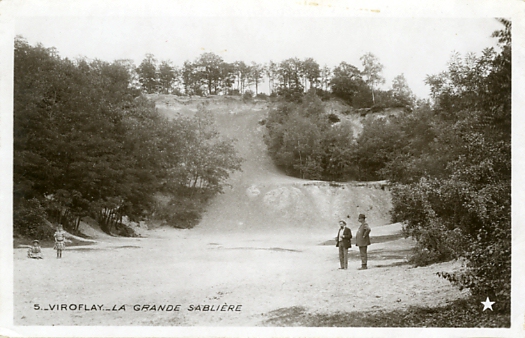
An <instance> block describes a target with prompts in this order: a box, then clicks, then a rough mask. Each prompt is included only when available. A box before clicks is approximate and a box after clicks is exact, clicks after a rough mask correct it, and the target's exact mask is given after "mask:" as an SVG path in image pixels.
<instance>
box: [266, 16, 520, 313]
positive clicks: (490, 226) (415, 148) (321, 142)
mask: <svg viewBox="0 0 525 338" xmlns="http://www.w3.org/2000/svg"><path fill="white" fill-rule="evenodd" d="M501 22H502V24H503V25H504V28H503V29H502V30H501V31H497V32H495V33H494V34H493V36H494V37H496V38H498V39H499V43H500V51H496V50H495V49H493V48H488V49H486V50H484V51H483V53H482V55H481V56H475V55H470V54H469V55H467V56H465V57H463V58H462V57H461V56H460V55H458V54H454V55H453V57H452V59H451V61H450V62H449V65H448V69H447V70H446V71H444V72H442V73H440V74H438V75H431V76H428V77H427V79H426V82H427V84H428V85H429V86H430V88H431V93H432V103H431V104H428V103H427V104H420V105H418V106H417V107H416V109H415V110H414V111H412V112H406V113H404V114H401V115H399V116H393V117H388V118H384V119H370V120H366V121H365V123H364V126H363V130H362V132H361V133H360V135H359V136H358V137H357V138H356V139H353V137H352V136H351V133H350V132H349V131H348V130H345V126H344V124H342V123H341V124H339V125H334V124H332V122H331V121H330V120H329V118H328V117H327V115H326V114H325V113H324V111H323V109H322V105H321V103H320V101H319V100H317V99H315V98H311V97H309V96H306V97H304V98H303V99H302V103H300V104H297V103H296V104H293V103H289V104H283V105H282V106H281V107H279V108H278V109H276V110H274V111H272V112H271V113H270V116H269V118H268V122H267V128H268V136H267V139H266V142H267V144H268V150H269V153H270V154H271V156H272V158H273V159H274V161H275V162H276V163H277V164H278V165H280V166H282V167H283V168H285V169H286V171H287V172H288V173H289V174H291V175H295V176H300V177H303V178H310V179H325V180H347V179H350V178H353V179H366V180H369V179H373V180H377V179H386V180H389V181H390V182H391V183H392V198H393V201H392V202H393V214H392V216H393V221H396V222H397V221H402V222H405V233H406V235H407V236H412V237H413V238H415V239H416V240H417V247H416V250H415V253H414V256H413V257H412V261H413V263H415V264H416V265H425V264H429V263H432V262H437V261H443V260H448V259H452V258H463V259H466V262H467V264H466V267H465V269H464V270H462V271H460V272H457V273H443V274H442V276H443V277H444V278H446V279H448V280H450V281H451V282H453V283H455V284H457V285H458V286H459V287H460V288H469V289H470V290H471V291H472V293H473V294H474V295H480V296H483V295H486V296H490V297H492V298H494V299H498V302H501V303H502V304H504V306H503V308H504V309H505V310H509V309H510V275H511V265H510V262H511V260H510V257H511V256H510V252H511V251H510V250H511V208H510V207H511V143H510V141H511V138H510V135H511V134H510V132H511V24H510V22H509V21H507V20H501ZM347 68H348V69H347V70H348V71H350V70H352V68H351V67H347ZM353 71H355V69H354V70H353Z"/></svg>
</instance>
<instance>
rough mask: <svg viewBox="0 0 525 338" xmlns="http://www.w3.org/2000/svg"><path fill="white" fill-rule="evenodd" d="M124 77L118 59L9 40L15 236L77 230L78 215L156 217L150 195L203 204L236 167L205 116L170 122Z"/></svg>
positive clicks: (113, 228) (104, 220) (113, 227)
mask: <svg viewBox="0 0 525 338" xmlns="http://www.w3.org/2000/svg"><path fill="white" fill-rule="evenodd" d="M146 70H147V67H146V66H144V67H143V71H144V72H145V71H146ZM141 81H143V80H141ZM132 82H133V78H132V77H131V76H130V73H129V67H127V66H126V64H125V63H123V62H113V63H107V62H102V61H99V60H94V61H90V62H88V61H87V60H85V59H79V60H75V61H71V60H69V59H62V58H60V56H59V55H58V53H57V51H56V50H54V49H52V48H45V47H43V46H41V45H37V46H35V47H33V46H30V45H29V44H28V43H27V42H26V41H25V40H23V39H22V38H20V37H18V38H17V39H16V41H15V67H14V192H13V193H14V224H15V233H17V234H20V235H25V236H32V237H41V235H42V234H43V232H41V231H40V230H37V228H38V227H39V226H42V225H43V224H44V222H43V218H46V219H48V220H50V221H51V222H57V223H62V224H64V226H65V227H66V228H67V229H69V230H75V229H76V228H77V227H78V224H79V220H80V218H81V217H83V216H86V215H93V216H94V217H96V218H97V219H98V220H99V221H100V223H101V225H102V227H103V229H104V230H105V231H107V232H117V233H118V232H119V229H118V227H119V226H120V225H121V220H122V217H123V216H127V217H129V218H130V219H143V218H145V217H150V216H153V215H155V212H156V211H157V209H158V204H159V203H158V198H156V196H158V195H163V196H167V198H168V199H170V200H171V201H172V202H173V203H175V202H174V201H179V203H183V204H184V201H185V198H186V197H187V196H189V195H198V196H201V200H202V201H205V200H206V198H207V197H209V196H211V195H213V194H215V193H217V192H219V191H220V190H221V182H222V181H223V180H224V179H225V178H226V177H227V176H228V174H229V172H231V171H234V170H237V169H239V168H240V164H239V163H240V162H239V159H238V158H237V157H236V155H235V153H234V150H233V147H232V144H231V142H230V141H228V140H223V139H221V138H220V137H219V135H218V134H217V133H216V132H215V131H214V130H213V125H212V123H211V122H210V121H209V118H208V117H207V116H206V115H207V114H206V112H204V111H203V112H202V113H201V114H200V115H198V116H196V117H194V118H191V119H190V118H178V119H174V120H172V121H169V120H167V119H166V118H163V117H162V116H160V115H159V114H158V113H157V112H156V111H155V107H154V105H153V104H152V103H150V102H148V101H147V100H146V99H145V98H143V97H142V96H141V95H140V92H139V91H137V90H135V89H133V86H132ZM143 83H146V82H143ZM180 201H182V202H180ZM182 209H184V208H182ZM190 209H191V208H190ZM42 210H45V213H43V212H42ZM164 216H166V215H164ZM169 216H170V218H171V219H172V220H173V223H174V225H176V226H190V225H191V224H192V222H194V221H195V217H194V218H193V219H192V220H190V221H188V220H187V219H186V218H187V217H186V216H185V217H186V218H185V222H178V221H177V219H178V216H177V214H176V213H175V214H173V213H172V214H170V215H169ZM194 216H196V215H194ZM39 231H40V232H39Z"/></svg>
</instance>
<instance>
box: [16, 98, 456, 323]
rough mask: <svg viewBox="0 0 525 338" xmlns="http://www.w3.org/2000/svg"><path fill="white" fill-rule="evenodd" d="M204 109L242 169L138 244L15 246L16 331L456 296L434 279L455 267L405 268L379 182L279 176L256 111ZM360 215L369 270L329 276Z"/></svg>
mask: <svg viewBox="0 0 525 338" xmlns="http://www.w3.org/2000/svg"><path fill="white" fill-rule="evenodd" d="M210 102H211V103H209V104H208V109H210V110H211V111H213V113H214V114H215V116H216V119H217V125H218V127H219V130H220V131H221V133H223V134H225V135H227V136H230V137H235V138H236V139H238V142H237V149H238V151H239V153H240V154H241V156H243V157H244V158H245V162H244V163H243V171H242V172H238V173H235V174H234V175H232V177H231V179H230V180H229V182H228V183H229V187H227V188H226V189H225V192H224V194H222V195H219V196H217V198H215V199H214V200H213V201H212V202H211V204H210V206H209V207H208V209H207V212H206V213H205V215H204V217H203V219H202V221H201V222H200V224H199V225H198V226H197V227H195V228H194V229H191V230H178V229H173V228H168V227H160V228H156V229H152V230H147V231H145V232H143V234H144V236H146V237H144V238H115V237H110V236H104V235H103V234H101V233H100V231H99V229H95V228H91V229H90V235H91V236H92V237H94V238H95V239H96V240H97V243H96V244H93V245H88V246H76V247H69V248H67V249H66V251H65V252H64V254H63V258H62V259H56V258H55V257H54V256H55V253H54V251H53V250H52V249H51V248H44V249H43V253H44V256H45V258H44V259H43V260H30V259H27V258H26V249H23V248H15V249H14V323H15V325H102V326H106V325H160V326H171V325H177V326H264V325H268V324H267V320H269V319H274V317H275V316H276V313H279V311H276V310H282V311H286V309H290V308H294V307H301V308H303V309H304V310H305V311H306V312H308V313H316V314H332V313H336V312H353V311H375V310H393V309H403V308H406V307H408V306H410V305H428V306H440V305H444V304H446V303H447V302H449V301H453V300H455V299H457V298H460V297H463V296H464V295H463V294H462V293H460V292H459V291H458V290H457V289H456V288H454V287H453V286H452V285H450V283H449V282H447V281H446V280H444V279H442V278H440V277H438V276H437V275H436V273H437V272H439V271H452V270H454V269H457V268H458V267H459V264H458V263H457V262H449V263H443V264H437V265H432V266H429V267H423V268H412V267H411V266H410V265H408V264H407V263H406V257H407V255H408V254H409V252H410V250H411V248H412V247H413V245H414V243H413V241H412V240H410V239H404V238H403V237H402V236H401V235H400V232H401V225H400V224H389V223H390V217H389V210H390V208H391V202H390V195H389V191H388V189H387V188H385V187H384V186H383V185H382V184H379V183H370V184H358V183H356V182H349V183H344V184H334V183H330V182H314V181H307V180H301V179H297V178H291V177H287V176H285V175H284V174H283V173H282V172H280V171H279V170H278V169H277V168H275V167H274V166H273V164H272V162H271V160H270V159H269V158H268V155H267V154H266V152H265V146H264V143H263V141H262V134H263V129H262V128H263V127H262V126H261V125H260V123H259V121H260V120H261V119H263V118H264V117H265V116H266V112H267V107H266V105H265V104H257V103H254V104H251V105H246V104H241V103H239V102H236V101H227V102H226V103H224V102H222V103H221V101H217V100H212V101H210ZM168 103H169V104H168ZM168 103H166V102H164V106H163V107H164V108H163V110H162V111H163V112H164V113H165V114H166V115H167V116H170V114H172V113H177V112H180V111H183V112H184V113H187V114H188V113H191V112H193V111H195V110H196V107H195V106H196V104H195V103H192V102H184V103H180V102H178V101H175V100H173V101H171V102H168ZM192 104H193V106H192ZM358 213H366V214H367V217H368V222H369V224H370V225H371V226H372V233H371V235H372V245H371V246H370V247H369V269H368V270H365V271H358V270H357V268H358V267H359V266H360V260H359V254H358V250H357V248H355V247H352V249H350V262H349V269H348V270H339V269H338V267H339V259H338V249H337V248H336V247H335V246H334V241H333V239H334V237H335V236H336V234H337V229H338V225H337V221H338V220H339V219H341V218H344V219H346V220H347V221H348V222H349V225H350V228H351V229H352V232H353V233H354V234H355V232H356V230H357V214H358ZM347 216H350V218H348V217H347ZM169 305H171V306H172V308H177V305H179V307H178V310H179V311H173V310H172V311H168V309H170V307H168V306H169ZM224 305H226V307H224ZM197 306H200V307H199V310H196V308H197ZM205 306H208V308H207V309H208V311H204V309H205ZM211 306H213V308H211ZM146 307H147V308H146ZM153 307H154V309H153ZM160 307H163V310H161V311H159V308H160ZM85 308H87V309H89V311H86V310H85ZM212 309H213V310H217V309H219V311H210V310H212ZM224 309H226V310H225V311H220V310H224ZM190 310H192V311H190ZM232 310H233V311H232Z"/></svg>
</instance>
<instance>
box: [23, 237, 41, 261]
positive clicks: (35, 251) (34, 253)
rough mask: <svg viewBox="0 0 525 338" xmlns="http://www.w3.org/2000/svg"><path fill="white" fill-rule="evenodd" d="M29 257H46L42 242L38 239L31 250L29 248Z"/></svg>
mask: <svg viewBox="0 0 525 338" xmlns="http://www.w3.org/2000/svg"><path fill="white" fill-rule="evenodd" d="M27 258H34V259H42V258H44V256H43V255H42V248H41V247H40V243H39V242H38V241H37V240H36V239H35V240H34V241H33V245H32V246H31V247H30V248H29V250H27Z"/></svg>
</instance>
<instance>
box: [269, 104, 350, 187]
mask: <svg viewBox="0 0 525 338" xmlns="http://www.w3.org/2000/svg"><path fill="white" fill-rule="evenodd" d="M335 122H337V121H336V120H334V118H333V116H332V115H330V114H327V113H326V112H325V111H324V108H323V104H322V102H321V100H320V99H319V98H318V97H317V96H315V95H307V96H305V97H304V99H303V101H302V103H300V104H297V103H283V104H281V105H280V106H279V107H277V108H276V109H273V110H271V111H270V113H269V115H268V119H267V122H266V127H267V130H268V134H267V135H266V136H265V142H266V144H267V146H268V152H269V154H270V156H271V157H272V158H273V159H274V161H275V163H276V164H277V165H278V166H280V167H282V168H283V169H284V170H285V171H286V172H287V173H288V174H290V175H294V176H298V177H302V178H309V179H323V180H345V179H350V178H354V177H355V175H356V172H355V166H353V165H351V163H352V162H353V161H352V160H353V145H354V143H355V142H354V140H353V132H352V128H351V126H350V125H349V124H347V123H338V124H334V123H335Z"/></svg>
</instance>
